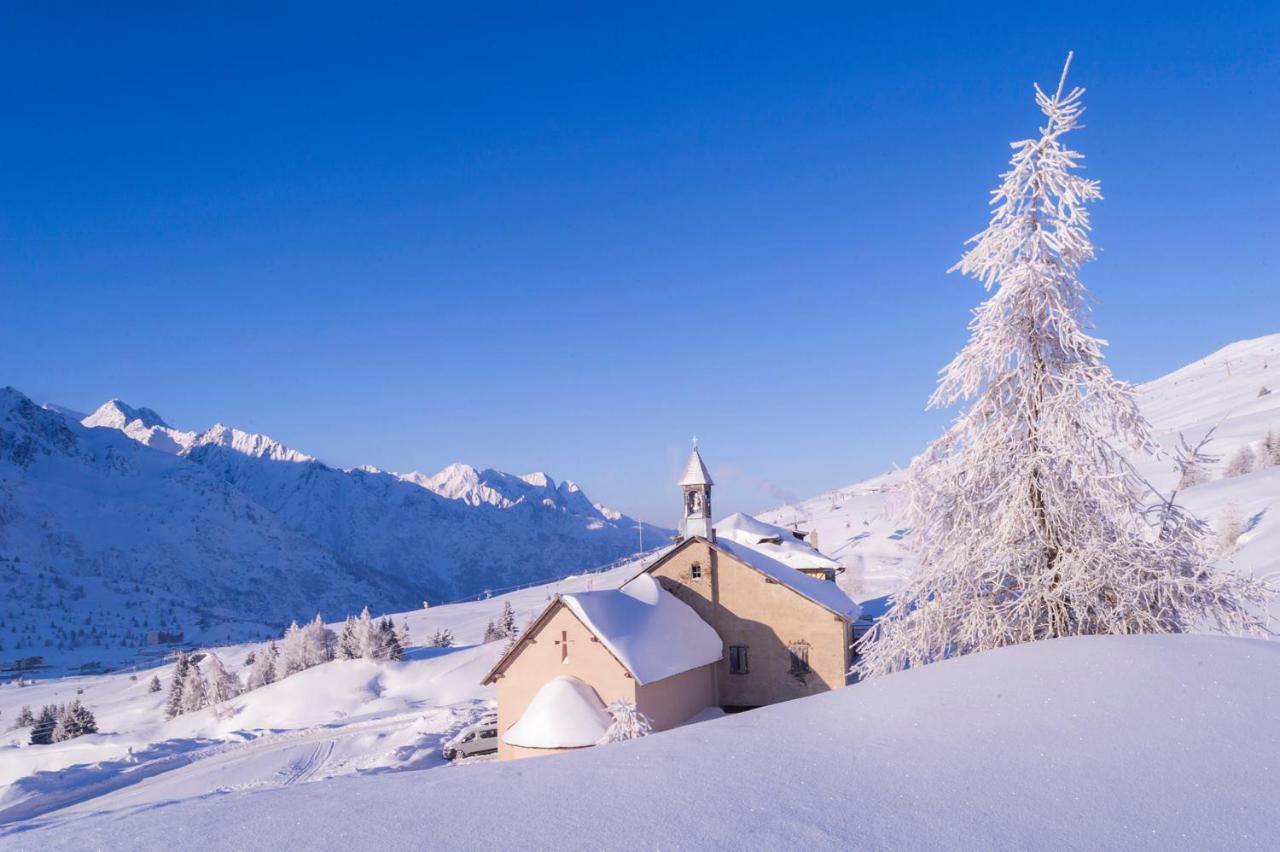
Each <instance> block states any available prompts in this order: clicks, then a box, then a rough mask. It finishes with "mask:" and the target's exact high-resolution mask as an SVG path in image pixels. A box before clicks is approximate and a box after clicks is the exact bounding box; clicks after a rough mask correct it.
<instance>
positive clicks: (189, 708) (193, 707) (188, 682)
mask: <svg viewBox="0 0 1280 852" xmlns="http://www.w3.org/2000/svg"><path fill="white" fill-rule="evenodd" d="M208 706H209V682H208V681H207V680H205V676H204V672H202V671H200V666H199V664H197V663H194V662H193V663H191V665H190V666H189V667H188V668H187V676H186V677H185V678H183V681H182V712H184V713H194V712H195V711H197V710H202V709H204V708H205V707H208Z"/></svg>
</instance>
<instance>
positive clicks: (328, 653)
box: [302, 613, 338, 668]
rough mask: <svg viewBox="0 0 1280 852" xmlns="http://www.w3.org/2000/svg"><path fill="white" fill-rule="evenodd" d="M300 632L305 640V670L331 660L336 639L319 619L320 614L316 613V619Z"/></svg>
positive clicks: (322, 620)
mask: <svg viewBox="0 0 1280 852" xmlns="http://www.w3.org/2000/svg"><path fill="white" fill-rule="evenodd" d="M302 632H303V636H304V637H305V640H306V641H305V643H304V647H305V649H306V650H305V652H304V660H305V662H306V667H307V668H311V667H312V666H318V665H320V664H321V663H327V662H329V661H330V660H332V659H333V655H334V648H335V646H336V645H337V641H338V637H337V635H336V634H335V633H334V632H333V631H332V630H330V629H329V628H328V627H326V626H325V623H324V619H323V618H321V617H320V613H316V617H315V618H314V619H312V620H311V622H310V623H308V624H307V626H306V627H304V628H303V629H302Z"/></svg>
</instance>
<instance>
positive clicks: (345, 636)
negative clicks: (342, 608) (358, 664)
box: [338, 615, 361, 660]
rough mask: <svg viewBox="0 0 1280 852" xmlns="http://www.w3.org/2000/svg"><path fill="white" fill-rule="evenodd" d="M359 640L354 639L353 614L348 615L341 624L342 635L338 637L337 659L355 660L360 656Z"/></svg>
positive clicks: (354, 621) (354, 625) (354, 623)
mask: <svg viewBox="0 0 1280 852" xmlns="http://www.w3.org/2000/svg"><path fill="white" fill-rule="evenodd" d="M360 652H361V648H360V642H359V641H358V640H357V639H356V619H355V616H351V615H348V616H347V620H346V621H345V622H343V624H342V635H341V636H339V637H338V659H340V660H356V659H359V658H360Z"/></svg>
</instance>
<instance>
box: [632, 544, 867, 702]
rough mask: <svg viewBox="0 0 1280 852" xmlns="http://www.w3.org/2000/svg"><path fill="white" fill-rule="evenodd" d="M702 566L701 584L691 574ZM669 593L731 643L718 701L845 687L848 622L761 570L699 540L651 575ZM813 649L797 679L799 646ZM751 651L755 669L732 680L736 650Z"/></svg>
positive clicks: (719, 672)
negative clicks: (794, 664) (794, 666)
mask: <svg viewBox="0 0 1280 852" xmlns="http://www.w3.org/2000/svg"><path fill="white" fill-rule="evenodd" d="M695 562H696V563H699V564H701V566H702V579H700V580H694V579H693V578H692V576H691V571H690V568H691V567H692V566H693V564H694V563H695ZM652 573H653V575H654V577H656V578H657V579H658V580H659V582H661V583H662V585H663V587H664V588H666V589H667V590H668V591H670V592H671V593H672V594H674V595H676V596H677V597H678V598H680V600H682V601H684V602H685V603H687V604H689V606H691V607H693V609H694V611H695V612H697V613H698V615H699V616H701V617H702V618H703V620H705V621H706V622H707V623H708V624H710V625H711V626H712V627H713V628H714V629H715V631H716V632H717V633H719V634H720V638H721V639H723V640H724V645H725V657H724V659H723V660H721V662H720V663H718V664H716V665H715V666H714V668H715V670H716V671H715V687H716V695H715V697H714V699H713V700H714V703H716V704H719V705H721V706H727V707H733V706H738V707H758V706H762V705H765V704H774V703H776V702H779V701H787V700H789V699H792V698H801V697H803V696H806V695H813V694H815V693H818V692H825V691H826V690H828V689H833V688H837V687H841V686H844V685H845V682H846V681H845V673H846V672H847V671H848V664H849V658H848V649H847V644H848V622H846V621H845V620H844V619H842V618H840V617H839V616H837V615H835V614H834V613H832V612H831V611H830V610H827V609H826V608H824V607H822V606H819V605H818V604H816V603H813V602H812V601H810V600H809V599H808V598H805V597H803V596H801V595H799V594H797V593H796V592H795V591H793V590H791V589H790V588H788V587H786V586H784V585H782V584H780V583H776V582H772V581H770V580H769V579H768V578H766V577H765V575H763V574H761V573H760V572H759V571H756V570H755V569H754V568H752V567H750V566H749V565H746V564H744V563H742V562H739V561H738V560H737V559H734V558H733V557H731V556H729V555H727V554H725V553H721V552H720V551H717V550H715V549H714V548H712V547H711V546H710V545H709V544H708V543H707V542H705V541H702V540H695V541H693V542H692V543H691V544H689V545H687V546H685V547H684V548H682V549H681V550H679V551H678V552H676V553H675V554H674V555H673V556H671V557H670V558H668V559H667V561H666V562H664V563H662V564H660V565H659V566H658V567H656V568H654V569H653V571H652ZM797 642H807V643H808V644H809V666H810V669H811V671H810V672H809V673H808V674H807V675H802V676H797V675H792V674H791V673H790V668H791V655H790V652H789V651H788V646H789V645H791V644H792V643H797ZM731 645H746V646H747V649H748V651H747V653H748V657H749V663H750V665H749V669H750V671H749V672H748V673H747V674H745V675H731V674H729V665H728V654H729V646H731Z"/></svg>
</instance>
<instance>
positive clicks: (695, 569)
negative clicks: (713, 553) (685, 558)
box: [689, 562, 702, 580]
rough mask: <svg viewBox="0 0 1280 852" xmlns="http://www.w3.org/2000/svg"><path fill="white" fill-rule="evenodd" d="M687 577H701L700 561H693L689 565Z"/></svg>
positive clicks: (692, 578) (699, 578) (697, 578)
mask: <svg viewBox="0 0 1280 852" xmlns="http://www.w3.org/2000/svg"><path fill="white" fill-rule="evenodd" d="M689 578H690V579H691V580H701V579H702V563H701V562H695V563H693V564H692V565H690V566H689Z"/></svg>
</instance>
